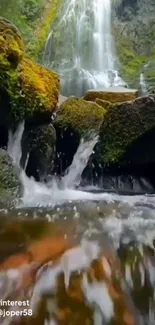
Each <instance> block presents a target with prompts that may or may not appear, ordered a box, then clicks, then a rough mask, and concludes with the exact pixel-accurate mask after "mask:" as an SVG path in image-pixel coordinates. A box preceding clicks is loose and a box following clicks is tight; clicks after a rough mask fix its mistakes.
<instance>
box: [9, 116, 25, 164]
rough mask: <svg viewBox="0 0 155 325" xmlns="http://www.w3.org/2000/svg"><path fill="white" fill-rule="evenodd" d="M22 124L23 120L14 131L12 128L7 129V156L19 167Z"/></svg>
mask: <svg viewBox="0 0 155 325" xmlns="http://www.w3.org/2000/svg"><path fill="white" fill-rule="evenodd" d="M24 125H25V122H24V121H23V122H21V123H20V124H19V125H18V127H17V129H16V131H15V132H14V133H13V132H12V130H9V138H8V146H7V151H8V154H9V156H10V157H11V158H12V160H13V163H14V165H16V166H17V167H20V159H21V156H22V150H21V139H22V136H23V132H24Z"/></svg>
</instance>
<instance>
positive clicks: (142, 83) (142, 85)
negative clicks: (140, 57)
mask: <svg viewBox="0 0 155 325" xmlns="http://www.w3.org/2000/svg"><path fill="white" fill-rule="evenodd" d="M140 88H141V92H142V95H147V94H148V88H147V82H146V80H145V76H144V73H141V74H140Z"/></svg>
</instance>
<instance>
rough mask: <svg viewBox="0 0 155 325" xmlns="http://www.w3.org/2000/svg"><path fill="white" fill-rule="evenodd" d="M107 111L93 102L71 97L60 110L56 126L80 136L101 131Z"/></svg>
mask: <svg viewBox="0 0 155 325" xmlns="http://www.w3.org/2000/svg"><path fill="white" fill-rule="evenodd" d="M105 113H106V110H105V109H104V108H103V107H101V106H99V105H97V104H96V103H93V102H88V101H86V100H83V99H80V98H75V97H70V98H68V99H67V100H66V101H65V102H64V103H63V104H62V105H61V106H60V109H59V110H58V113H57V119H56V124H57V125H59V127H60V128H62V129H65V128H69V129H71V130H73V131H74V132H77V133H78V134H79V135H83V134H84V133H86V132H88V131H91V130H97V129H99V127H100V125H101V123H102V121H103V116H104V114H105Z"/></svg>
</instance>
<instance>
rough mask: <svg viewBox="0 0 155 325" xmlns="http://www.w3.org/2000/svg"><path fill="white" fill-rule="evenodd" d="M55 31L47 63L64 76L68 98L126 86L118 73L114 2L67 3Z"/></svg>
mask: <svg viewBox="0 0 155 325" xmlns="http://www.w3.org/2000/svg"><path fill="white" fill-rule="evenodd" d="M52 28H53V30H52V31H50V34H49V36H48V39H47V42H46V46H45V51H44V57H43V63H44V65H46V66H48V67H51V68H53V69H55V70H56V71H58V73H59V74H60V76H61V80H62V93H63V94H64V95H67V96H68V95H76V96H81V95H83V93H84V92H85V91H86V90H88V89H94V88H95V89H101V88H108V87H113V86H124V85H126V84H125V83H124V81H123V80H122V79H121V78H120V77H119V74H118V72H117V71H116V55H115V49H114V42H113V38H112V34H111V0H104V1H103V0H82V1H80V2H78V1H77V0H71V1H70V0H66V1H64V5H63V6H62V8H61V18H58V20H57V23H56V24H55V26H52Z"/></svg>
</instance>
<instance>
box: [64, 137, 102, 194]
mask: <svg viewBox="0 0 155 325" xmlns="http://www.w3.org/2000/svg"><path fill="white" fill-rule="evenodd" d="M97 142H98V136H95V135H93V136H92V139H89V140H86V141H84V139H81V142H80V145H79V147H78V149H77V152H76V153H75V155H74V158H73V162H72V164H71V165H70V167H69V169H68V172H67V174H66V176H64V178H63V180H62V181H63V184H64V187H65V188H66V187H67V188H72V187H73V188H75V186H78V185H79V184H80V181H81V175H82V172H83V170H84V168H85V167H86V165H87V163H88V160H89V157H90V155H91V154H92V152H93V149H94V147H95V145H96V143H97Z"/></svg>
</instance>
